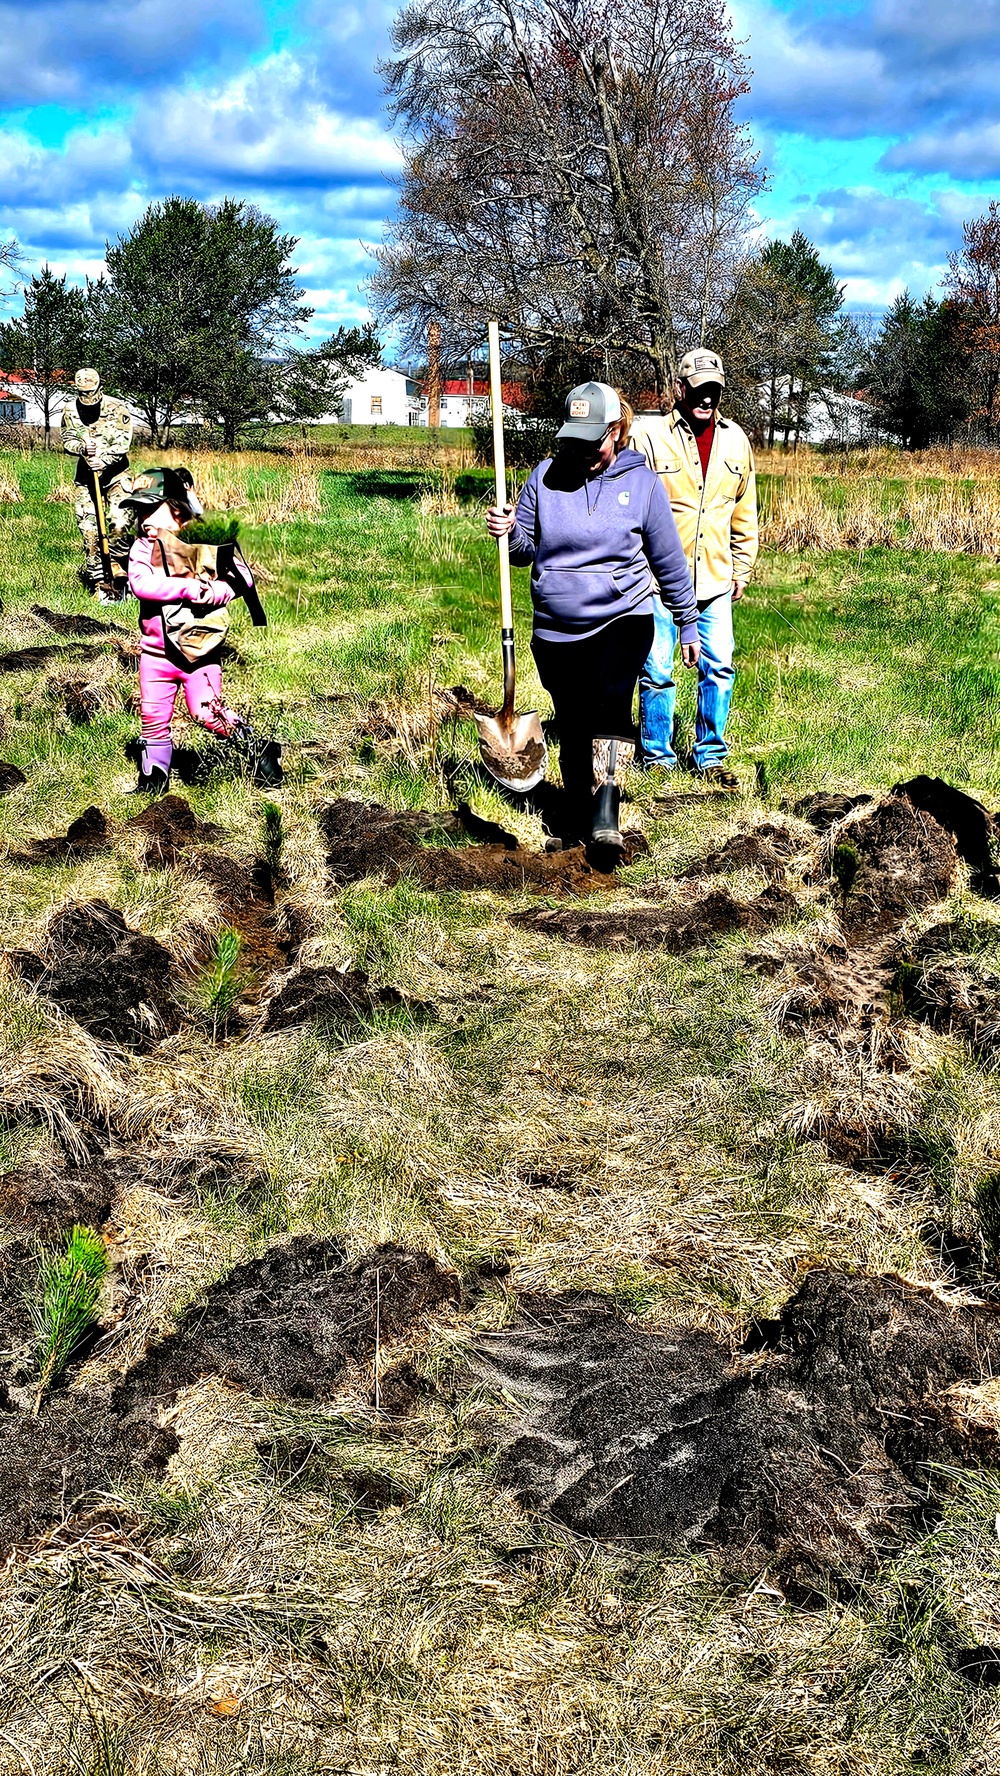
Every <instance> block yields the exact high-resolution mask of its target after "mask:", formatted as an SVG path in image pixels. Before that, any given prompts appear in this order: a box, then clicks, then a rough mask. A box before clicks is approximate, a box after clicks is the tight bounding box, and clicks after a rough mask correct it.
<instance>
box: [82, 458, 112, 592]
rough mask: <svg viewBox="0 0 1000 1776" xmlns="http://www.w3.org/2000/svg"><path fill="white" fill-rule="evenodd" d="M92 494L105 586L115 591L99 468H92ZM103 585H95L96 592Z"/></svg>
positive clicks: (109, 590)
mask: <svg viewBox="0 0 1000 1776" xmlns="http://www.w3.org/2000/svg"><path fill="white" fill-rule="evenodd" d="M89 473H90V494H91V498H92V499H93V502H94V518H95V520H96V523H97V548H98V553H99V554H100V557H101V568H102V570H103V573H104V586H105V587H106V588H107V591H108V592H109V593H114V592H115V590H116V588H115V570H114V566H113V564H112V561H111V545H110V543H109V542H108V520H107V516H106V514H105V511H104V495H103V493H102V492H101V477H100V474H99V472H98V470H97V469H90V470H89ZM100 590H101V587H98V586H95V588H94V592H95V596H96V594H97V593H98V592H99V591H100Z"/></svg>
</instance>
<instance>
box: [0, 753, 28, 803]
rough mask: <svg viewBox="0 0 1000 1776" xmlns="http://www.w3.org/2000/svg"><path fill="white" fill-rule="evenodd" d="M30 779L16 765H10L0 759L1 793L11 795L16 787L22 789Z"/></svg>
mask: <svg viewBox="0 0 1000 1776" xmlns="http://www.w3.org/2000/svg"><path fill="white" fill-rule="evenodd" d="M27 781H28V779H27V777H26V776H25V775H24V772H23V771H19V770H18V768H17V766H16V765H8V764H7V763H6V762H5V761H4V760H3V759H0V795H10V793H11V791H12V790H14V789H21V788H22V787H23V785H24V784H25V783H27Z"/></svg>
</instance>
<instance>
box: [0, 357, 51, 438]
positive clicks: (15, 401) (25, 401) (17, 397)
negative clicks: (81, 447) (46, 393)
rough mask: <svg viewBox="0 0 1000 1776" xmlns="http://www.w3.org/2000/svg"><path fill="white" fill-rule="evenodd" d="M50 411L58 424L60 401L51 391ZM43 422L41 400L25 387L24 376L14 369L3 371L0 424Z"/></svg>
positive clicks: (33, 423)
mask: <svg viewBox="0 0 1000 1776" xmlns="http://www.w3.org/2000/svg"><path fill="white" fill-rule="evenodd" d="M50 413H51V414H52V415H54V419H55V423H56V424H58V421H59V417H60V415H61V413H62V402H61V400H59V399H58V397H57V396H56V395H55V394H54V393H53V396H52V400H51V403H50ZM44 424H45V415H44V413H43V412H42V407H41V402H40V401H36V399H35V397H34V395H33V394H32V393H31V392H30V390H29V389H28V388H26V387H25V383H24V378H23V377H22V376H19V375H18V373H17V371H16V370H8V371H5V372H4V374H3V375H2V376H0V425H32V426H40V425H44Z"/></svg>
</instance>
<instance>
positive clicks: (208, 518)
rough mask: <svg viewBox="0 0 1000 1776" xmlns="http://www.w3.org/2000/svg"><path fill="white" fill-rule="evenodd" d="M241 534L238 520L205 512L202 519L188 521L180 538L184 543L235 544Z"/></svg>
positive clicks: (182, 528)
mask: <svg viewBox="0 0 1000 1776" xmlns="http://www.w3.org/2000/svg"><path fill="white" fill-rule="evenodd" d="M239 534H240V521H239V519H238V518H226V517H223V516H222V515H221V514H217V513H214V512H204V513H203V514H202V516H201V517H200V518H189V519H188V521H187V523H186V524H185V525H183V526H182V527H181V532H180V537H181V542H183V543H235V541H236V539H237V537H238V536H239Z"/></svg>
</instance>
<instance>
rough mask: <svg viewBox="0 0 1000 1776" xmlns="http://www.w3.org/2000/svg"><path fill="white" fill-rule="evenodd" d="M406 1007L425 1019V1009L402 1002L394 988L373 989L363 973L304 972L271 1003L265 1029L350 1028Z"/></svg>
mask: <svg viewBox="0 0 1000 1776" xmlns="http://www.w3.org/2000/svg"><path fill="white" fill-rule="evenodd" d="M406 1005H411V1006H412V1009H413V1010H414V1011H415V1012H422V1013H424V1014H425V1015H426V1011H427V1008H426V1007H425V1006H422V1005H421V1006H418V1005H416V1004H414V1003H413V1002H412V1001H410V1000H408V999H406V998H404V996H403V994H402V993H398V992H397V991H396V989H395V987H377V986H375V985H373V983H372V982H371V981H370V980H369V978H368V976H367V974H365V973H364V971H363V970H362V969H359V968H350V969H344V970H341V969H339V968H303V969H301V970H300V972H299V973H298V974H296V975H293V976H292V978H291V980H289V981H286V982H285V984H284V986H283V987H282V988H281V991H280V992H279V993H276V994H275V997H274V998H273V999H272V1000H271V1002H270V1004H269V1005H268V1008H267V1017H266V1019H265V1023H264V1028H265V1030H291V1029H294V1028H296V1026H298V1025H299V1024H305V1023H310V1022H313V1023H317V1024H321V1025H325V1026H327V1027H332V1028H334V1029H340V1028H350V1027H351V1026H352V1025H356V1024H358V1023H361V1022H363V1021H364V1020H365V1019H366V1018H369V1017H371V1015H372V1013H373V1012H375V1011H378V1010H386V1009H388V1010H398V1009H399V1008H401V1007H402V1006H406Z"/></svg>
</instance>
